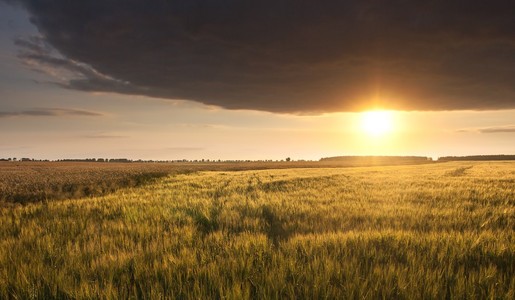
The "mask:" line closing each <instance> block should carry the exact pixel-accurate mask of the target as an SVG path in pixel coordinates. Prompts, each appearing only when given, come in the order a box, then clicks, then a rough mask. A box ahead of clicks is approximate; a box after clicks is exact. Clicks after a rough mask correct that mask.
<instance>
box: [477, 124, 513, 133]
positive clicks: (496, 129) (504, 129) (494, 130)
mask: <svg viewBox="0 0 515 300" xmlns="http://www.w3.org/2000/svg"><path fill="white" fill-rule="evenodd" d="M478 131H479V132H481V133H500V132H512V133H515V125H508V126H498V127H487V128H480V129H478Z"/></svg>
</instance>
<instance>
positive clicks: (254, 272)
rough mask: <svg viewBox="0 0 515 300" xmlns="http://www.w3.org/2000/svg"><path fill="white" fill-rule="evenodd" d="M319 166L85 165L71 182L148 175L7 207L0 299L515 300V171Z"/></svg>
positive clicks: (501, 166) (458, 165)
mask: <svg viewBox="0 0 515 300" xmlns="http://www.w3.org/2000/svg"><path fill="white" fill-rule="evenodd" d="M98 166H100V165H98ZM306 166H308V165H305V167H306ZM331 166H332V167H331V168H327V166H326V167H324V165H318V167H313V166H310V167H312V168H301V167H302V165H296V167H298V168H284V169H275V168H273V169H268V168H262V169H263V170H254V169H252V167H250V166H249V167H248V168H247V169H251V170H246V168H242V167H236V166H233V167H230V165H216V166H213V165H209V166H202V167H200V165H196V167H195V166H183V167H182V168H177V167H174V168H172V167H170V166H167V165H164V166H162V167H155V168H156V169H152V170H151V171H148V170H147V171H142V170H141V169H138V168H139V167H137V166H136V165H134V166H132V167H131V168H136V169H133V170H132V171H130V172H129V171H127V169H124V168H129V167H128V166H125V167H124V166H121V165H120V166H116V167H114V166H113V167H110V168H111V169H105V168H104V169H102V168H100V167H96V166H94V167H93V166H92V167H91V168H92V169H91V170H90V172H91V173H87V172H84V171H82V172H80V173H81V174H82V176H86V175H84V174H89V175H87V176H89V177H88V178H90V179H77V180H75V181H74V182H80V181H81V180H84V181H86V182H88V183H87V184H85V186H86V185H87V186H95V184H97V183H99V182H102V179H101V178H105V177H106V175H105V174H106V173H105V172H108V173H109V172H111V173H109V174H111V175H110V176H112V177H116V178H121V179H120V182H122V181H123V180H126V182H127V178H134V177H132V176H133V175H131V174H153V175H152V176H150V177H152V178H150V179H148V180H147V179H145V180H142V181H141V182H138V183H136V184H127V185H125V184H122V185H119V186H117V187H116V188H112V189H109V188H107V189H108V190H109V191H108V192H106V191H103V192H99V193H98V195H99V196H95V194H94V193H93V194H91V195H89V197H82V196H85V195H84V194H77V195H75V196H74V197H70V198H75V199H66V198H67V196H62V197H55V198H52V199H54V200H52V201H29V200H27V199H30V198H24V201H21V202H23V203H24V204H23V205H11V204H12V203H16V201H13V200H12V198H11V200H9V199H7V198H5V200H4V202H5V205H4V206H2V207H1V208H0V298H20V299H29V298H39V299H49V298H60V299H67V298H70V299H71V298H79V299H90V298H107V299H125V298H139V299H146V298H157V299H160V298H170V299H176V298H179V299H190V298H191V299H213V298H214V299H221V298H229V299H241V298H256V299H275V298H308V299H318V298H348V299H361V298H364V299H378V298H394V299H413V298H420V299H422V298H423V299H444V298H448V299H454V298H459V299H462V298H472V299H473V298H493V299H513V298H514V297H515V188H514V187H515V163H514V162H502V161H501V162H465V161H464V162H449V163H434V164H424V165H406V166H372V167H347V168H338V167H336V166H334V165H331ZM44 167H49V168H50V166H48V165H45V166H44ZM286 167H287V165H286ZM34 168H35V170H37V169H38V167H34ZM97 168H100V169H97ZM165 168H168V169H166V170H165ZM55 170H56V169H52V172H57V171H55ZM106 170H108V171H106ZM20 172H21V171H20ZM24 172H25V171H24ZM62 172H65V173H66V172H72V171H69V170H68V171H62ZM138 172H140V173H138ZM14 173H15V172H3V173H2V175H1V176H0V178H2V182H4V183H5V182H6V181H4V180H6V179H5V178H8V177H9V176H14V175H12V174H14ZM6 174H7V175H6ZM9 174H11V175H9ZM23 174H27V173H23ZM66 174H71V173H66ZM128 174H129V175H128ZM54 175H55V173H54ZM16 176H19V177H18V178H17V179H16V182H18V181H20V180H21V181H23V178H24V177H23V176H26V175H23V176H22V175H21V173H20V175H16ZM32 176H36V177H37V174H33V175H32ZM77 176H79V175H77ZM117 176H118V177H117ZM63 177H67V178H74V177H73V176H72V177H70V176H69V175H66V176H61V177H60V176H57V175H55V176H53V177H52V178H49V179H48V180H49V181H50V182H55V180H61V179H59V178H63ZM77 178H79V177H77ZM99 178H100V179H99ZM31 180H34V182H40V181H38V180H39V179H31ZM70 180H71V179H70ZM95 180H96V181H95ZM117 180H118V179H116V180H113V181H112V182H117ZM133 180H134V179H133ZM50 185H51V184H50ZM7 186H12V184H7ZM28 186H29V185H28V184H27V187H28ZM41 186H44V187H47V186H49V184H45V185H41ZM23 189H25V188H23ZM23 189H22V190H23ZM7 190H8V189H7V188H4V191H7ZM17 193H18V194H20V195H22V194H23V193H21V192H17ZM35 194H37V195H39V194H38V192H35ZM57 194H58V195H61V194H62V191H61V192H60V193H57ZM64 194H65V195H66V193H64ZM48 195H50V194H48ZM48 195H47V197H46V199H47V200H48V199H49V198H50V197H49V196H48ZM86 196H87V195H86ZM20 197H21V196H20ZM81 197H82V198H81ZM20 199H21V198H20ZM8 204H9V205H8Z"/></svg>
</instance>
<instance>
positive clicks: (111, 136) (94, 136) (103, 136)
mask: <svg viewBox="0 0 515 300" xmlns="http://www.w3.org/2000/svg"><path fill="white" fill-rule="evenodd" d="M82 137H84V138H87V139H123V138H127V136H125V135H116V134H106V133H98V134H88V135H83V136H82Z"/></svg>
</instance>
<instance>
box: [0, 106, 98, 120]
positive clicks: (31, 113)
mask: <svg viewBox="0 0 515 300" xmlns="http://www.w3.org/2000/svg"><path fill="white" fill-rule="evenodd" d="M103 115H104V114H102V113H99V112H95V111H88V110H83V109H69V108H38V109H32V110H23V111H10V112H5V111H0V118H9V117H66V116H68V117H69V116H79V117H100V116H103Z"/></svg>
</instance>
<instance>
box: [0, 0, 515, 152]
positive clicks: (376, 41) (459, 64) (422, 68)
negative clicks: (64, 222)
mask: <svg viewBox="0 0 515 300" xmlns="http://www.w3.org/2000/svg"><path fill="white" fill-rule="evenodd" d="M417 2H418V1H378V0H365V1H317V2H313V1H293V0H283V1H268V0H262V1H236V0H234V1H200V0H198V1H193V0H191V1H157V0H156V1H135V0H134V1H133V0H125V1H118V0H113V1H101V0H91V1H66V0H53V1H50V0H40V1H35V0H0V158H1V157H4V158H8V157H18V158H20V157H31V158H37V159H58V158H90V157H96V158H100V157H110V158H121V157H123V158H131V159H159V160H161V159H163V160H168V159H224V160H225V159H252V160H255V159H274V160H275V159H284V158H286V157H291V158H293V159H308V160H318V159H319V158H321V157H329V156H339V155H421V156H430V157H439V156H446V155H477V154H515V18H513V16H514V15H515V3H514V2H513V1H499V0H496V1H425V2H424V3H417ZM373 110H386V111H389V119H390V122H391V123H389V124H387V127H391V129H390V130H386V131H384V132H382V133H381V134H371V133H370V132H367V130H364V127H366V126H367V125H366V124H365V125H364V124H363V122H365V121H364V120H365V119H366V118H365V115H366V113H364V112H366V111H373ZM376 126H386V125H384V124H383V125H381V124H379V125H377V124H376Z"/></svg>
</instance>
